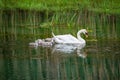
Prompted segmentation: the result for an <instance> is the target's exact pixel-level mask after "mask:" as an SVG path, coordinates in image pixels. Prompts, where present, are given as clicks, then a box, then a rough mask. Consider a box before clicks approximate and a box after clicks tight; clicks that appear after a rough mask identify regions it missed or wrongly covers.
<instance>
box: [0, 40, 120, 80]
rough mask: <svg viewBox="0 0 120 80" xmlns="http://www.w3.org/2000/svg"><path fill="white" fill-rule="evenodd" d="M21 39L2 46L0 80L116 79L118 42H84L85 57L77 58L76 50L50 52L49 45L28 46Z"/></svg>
mask: <svg viewBox="0 0 120 80" xmlns="http://www.w3.org/2000/svg"><path fill="white" fill-rule="evenodd" d="M22 42H23V41H22ZM22 42H16V43H14V45H13V44H6V45H4V46H3V45H1V46H2V47H1V51H0V52H1V53H0V78H1V79H2V80H8V79H9V80H16V79H17V80H21V79H23V80H30V79H31V80H39V79H41V80H44V79H45V80H46V79H48V80H63V79H65V80H73V79H77V80H79V79H80V80H98V79H99V80H109V79H111V80H118V79H119V74H120V71H119V70H120V65H119V61H120V60H119V57H120V51H119V48H120V45H119V44H120V43H119V41H112V40H109V41H107V42H106V41H97V42H91V41H90V42H87V45H86V47H85V48H84V50H83V51H84V52H86V55H87V57H86V58H82V57H79V56H78V55H77V54H76V51H75V52H74V53H71V54H67V53H57V52H56V53H52V47H38V48H31V47H29V46H28V44H26V42H27V41H26V42H24V43H22ZM93 43H94V44H93Z"/></svg>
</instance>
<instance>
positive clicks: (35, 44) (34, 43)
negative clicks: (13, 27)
mask: <svg viewBox="0 0 120 80" xmlns="http://www.w3.org/2000/svg"><path fill="white" fill-rule="evenodd" d="M29 46H33V47H37V46H38V43H37V41H35V42H30V43H29Z"/></svg>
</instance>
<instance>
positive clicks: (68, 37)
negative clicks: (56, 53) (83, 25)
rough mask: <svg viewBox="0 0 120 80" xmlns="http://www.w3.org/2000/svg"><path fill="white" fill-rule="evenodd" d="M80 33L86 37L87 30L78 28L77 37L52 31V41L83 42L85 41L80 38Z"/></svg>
mask: <svg viewBox="0 0 120 80" xmlns="http://www.w3.org/2000/svg"><path fill="white" fill-rule="evenodd" d="M81 33H83V34H85V35H86V37H88V32H87V30H86V29H81V30H79V31H78V32H77V38H76V37H74V36H72V35H71V34H65V35H55V34H54V33H53V32H52V35H53V41H54V42H55V43H59V44H85V43H86V41H85V40H84V39H83V38H81Z"/></svg>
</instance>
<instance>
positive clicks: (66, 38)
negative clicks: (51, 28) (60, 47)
mask: <svg viewBox="0 0 120 80" xmlns="http://www.w3.org/2000/svg"><path fill="white" fill-rule="evenodd" d="M54 38H55V42H56V43H80V42H79V40H78V39H77V38H75V37H74V36H72V35H70V34H66V35H57V36H55V37H54Z"/></svg>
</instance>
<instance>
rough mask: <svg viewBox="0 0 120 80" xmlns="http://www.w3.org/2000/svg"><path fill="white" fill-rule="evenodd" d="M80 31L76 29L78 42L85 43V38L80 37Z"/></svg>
mask: <svg viewBox="0 0 120 80" xmlns="http://www.w3.org/2000/svg"><path fill="white" fill-rule="evenodd" d="M81 33H82V31H81V30H80V31H78V33H77V38H78V40H79V41H80V42H82V43H85V40H84V39H83V38H82V37H81Z"/></svg>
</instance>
